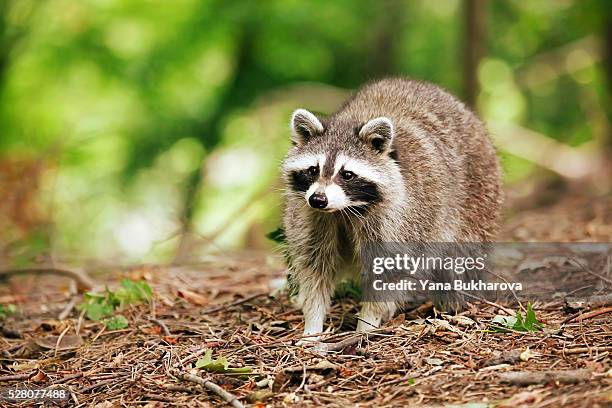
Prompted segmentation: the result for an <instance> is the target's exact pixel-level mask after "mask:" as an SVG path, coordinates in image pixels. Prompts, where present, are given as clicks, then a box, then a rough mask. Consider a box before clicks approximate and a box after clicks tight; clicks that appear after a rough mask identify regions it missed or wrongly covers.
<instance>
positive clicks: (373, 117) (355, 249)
mask: <svg viewBox="0 0 612 408" xmlns="http://www.w3.org/2000/svg"><path fill="white" fill-rule="evenodd" d="M291 130H292V142H293V145H294V146H293V147H292V148H291V149H290V150H289V152H288V153H287V156H286V158H285V160H284V162H283V167H282V170H283V175H284V179H285V182H286V201H285V209H284V219H283V223H284V229H285V234H286V237H287V245H288V248H287V250H288V253H289V256H290V257H291V259H292V264H291V266H290V268H291V274H292V276H293V279H295V281H296V282H297V283H298V285H299V293H298V302H299V303H300V304H301V307H302V310H303V313H304V319H305V328H304V333H305V335H313V336H312V338H311V339H316V335H315V334H316V333H321V332H322V331H323V324H324V321H325V315H326V312H327V310H328V307H329V304H330V298H331V296H332V294H333V290H334V286H335V284H336V282H337V281H338V279H340V278H341V277H342V275H344V274H345V273H346V272H347V271H348V273H353V274H354V276H355V277H357V276H358V274H359V271H360V267H361V265H360V258H359V257H360V248H361V247H362V244H364V243H367V242H486V241H490V240H492V239H493V237H494V235H495V233H496V230H497V220H498V215H499V211H500V207H501V203H502V194H501V176H500V168H499V163H498V159H497V156H496V152H495V149H494V148H493V146H492V144H491V142H490V140H489V137H488V136H487V132H486V130H485V129H484V127H483V125H482V123H481V122H480V120H478V119H477V118H476V116H475V115H474V114H473V113H472V112H471V111H470V110H469V109H467V108H466V107H465V106H464V105H463V104H462V103H461V102H460V101H459V100H457V99H456V98H455V97H453V96H452V95H450V94H449V93H448V92H446V91H444V90H442V89H441V88H439V87H437V86H435V85H432V84H429V83H424V82H418V81H414V80H409V79H405V78H388V79H383V80H380V81H376V82H372V83H369V84H367V85H365V86H364V87H362V88H361V89H360V90H358V91H357V92H356V93H355V94H354V95H353V96H352V97H351V98H350V99H349V100H348V101H346V102H345V103H344V105H343V106H342V107H341V108H340V109H339V110H338V111H337V112H335V113H333V114H332V115H331V116H329V117H327V118H319V117H317V116H315V115H314V114H312V113H310V112H308V111H306V110H304V109H298V110H296V111H295V112H294V113H293V115H292V118H291ZM395 310H396V304H395V302H367V303H364V304H363V305H362V310H361V312H360V321H359V324H358V330H368V329H371V328H373V327H377V326H378V325H380V323H381V321H383V320H385V319H388V318H390V317H392V315H393V313H394V312H395Z"/></svg>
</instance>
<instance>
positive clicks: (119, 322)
mask: <svg viewBox="0 0 612 408" xmlns="http://www.w3.org/2000/svg"><path fill="white" fill-rule="evenodd" d="M129 324H130V322H128V319H126V318H125V316H123V315H117V316H113V317H109V318H108V319H104V325H105V326H106V328H107V329H109V330H121V329H125V328H126V327H128V326H129Z"/></svg>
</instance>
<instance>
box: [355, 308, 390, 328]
mask: <svg viewBox="0 0 612 408" xmlns="http://www.w3.org/2000/svg"><path fill="white" fill-rule="evenodd" d="M396 309H397V305H396V304H395V302H363V303H362V304H361V312H360V313H359V316H358V319H359V322H358V323H357V331H358V332H361V333H364V332H368V331H371V330H374V329H378V328H379V327H380V325H381V324H382V323H383V322H384V321H387V320H389V319H390V318H392V317H393V314H395V310H396Z"/></svg>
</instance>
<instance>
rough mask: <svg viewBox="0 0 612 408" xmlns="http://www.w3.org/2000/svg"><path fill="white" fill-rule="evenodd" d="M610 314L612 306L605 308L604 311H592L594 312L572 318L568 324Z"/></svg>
mask: <svg viewBox="0 0 612 408" xmlns="http://www.w3.org/2000/svg"><path fill="white" fill-rule="evenodd" d="M610 312H612V306H609V307H604V308H602V309H597V310H592V311H590V312H588V313H583V314H580V315H578V316H576V317H574V318H572V319H571V320H569V321H568V323H569V322H573V321H577V322H581V321H583V320H586V319H591V318H593V317H595V316H599V315H602V314H605V313H610Z"/></svg>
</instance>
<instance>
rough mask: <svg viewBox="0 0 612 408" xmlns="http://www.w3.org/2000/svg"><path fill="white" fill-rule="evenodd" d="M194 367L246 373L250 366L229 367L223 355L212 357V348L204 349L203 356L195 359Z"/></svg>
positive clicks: (217, 371) (212, 371)
mask: <svg viewBox="0 0 612 408" xmlns="http://www.w3.org/2000/svg"><path fill="white" fill-rule="evenodd" d="M195 366H196V368H202V369H204V370H206V371H208V372H211V373H236V374H247V373H250V372H251V368H250V367H235V368H230V366H229V361H227V358H225V357H224V356H221V357H218V358H217V359H215V360H213V359H212V349H208V350H206V353H205V354H204V357H202V358H201V359H199V360H198V361H196V364H195Z"/></svg>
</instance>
